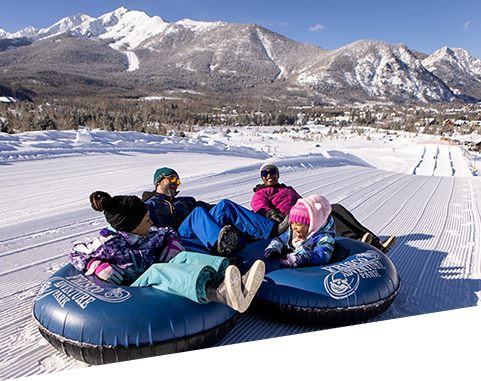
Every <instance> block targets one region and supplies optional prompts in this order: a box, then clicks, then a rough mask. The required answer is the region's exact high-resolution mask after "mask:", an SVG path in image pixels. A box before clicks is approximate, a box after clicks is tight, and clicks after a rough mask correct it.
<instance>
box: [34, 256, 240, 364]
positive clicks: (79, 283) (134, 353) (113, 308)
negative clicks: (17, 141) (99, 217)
mask: <svg viewBox="0 0 481 381" xmlns="http://www.w3.org/2000/svg"><path fill="white" fill-rule="evenodd" d="M33 317H34V319H35V320H36V321H37V323H38V327H39V330H40V333H41V334H42V336H44V337H45V338H46V339H47V341H48V342H49V343H50V344H52V345H53V346H54V347H55V348H56V349H58V350H59V351H61V352H63V353H64V354H66V355H68V356H71V357H73V358H75V359H77V360H81V361H84V362H86V363H88V364H95V365H98V364H107V363H114V362H119V361H125V360H134V359H139V358H144V357H151V356H158V355H164V354H170V353H176V352H183V351H189V350H194V349H201V348H208V347H211V346H213V345H215V344H216V343H217V342H219V341H220V340H221V339H222V338H223V337H224V336H225V335H227V333H229V331H230V330H231V329H232V328H233V326H234V324H235V322H236V320H237V317H238V314H237V312H236V311H234V310H232V309H231V308H229V307H227V306H226V305H223V304H220V303H208V304H203V305H201V304H198V303H195V302H193V301H191V300H189V299H186V298H183V297H180V296H176V295H172V294H168V293H166V292H163V291H160V290H157V289H155V288H153V287H142V288H136V287H128V286H118V285H112V284H109V283H106V282H103V281H101V280H100V279H98V278H97V277H95V276H93V275H92V276H86V275H85V274H84V273H81V272H79V271H77V270H76V269H75V268H74V267H73V266H72V265H70V264H68V265H66V266H65V267H63V268H62V269H60V270H59V271H57V272H56V273H55V274H53V275H52V276H51V277H50V278H49V279H48V280H47V281H46V282H45V283H44V284H43V285H42V287H41V289H40V291H39V293H38V295H37V297H36V300H35V303H34V306H33Z"/></svg>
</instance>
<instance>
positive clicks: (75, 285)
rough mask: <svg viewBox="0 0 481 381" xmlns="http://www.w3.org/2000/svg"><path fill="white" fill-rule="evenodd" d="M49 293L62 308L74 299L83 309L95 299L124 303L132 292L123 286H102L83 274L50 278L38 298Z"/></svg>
mask: <svg viewBox="0 0 481 381" xmlns="http://www.w3.org/2000/svg"><path fill="white" fill-rule="evenodd" d="M47 295H52V297H53V298H54V299H55V300H56V301H57V303H58V304H59V305H60V306H61V307H62V308H63V307H64V306H65V304H66V303H67V302H70V301H73V302H75V303H76V304H77V305H78V306H79V307H80V308H82V309H85V308H86V307H87V306H88V305H89V304H90V303H92V302H94V301H95V300H101V301H103V302H107V303H122V302H124V301H126V300H127V299H129V298H130V292H128V291H126V290H124V289H123V288H121V287H118V288H116V289H105V288H102V287H100V286H99V285H97V284H95V283H93V282H92V281H90V280H89V279H88V278H87V277H86V276H85V275H83V274H79V275H74V276H70V277H65V278H63V277H53V278H50V279H49V280H48V281H47V282H45V283H44V284H43V285H42V287H41V288H40V291H39V293H38V295H37V300H40V299H43V298H44V297H46V296H47Z"/></svg>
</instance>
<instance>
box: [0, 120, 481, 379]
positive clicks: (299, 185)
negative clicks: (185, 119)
mask: <svg viewBox="0 0 481 381" xmlns="http://www.w3.org/2000/svg"><path fill="white" fill-rule="evenodd" d="M224 130H225V131H221V130H219V129H210V128H208V129H206V130H204V131H200V132H198V133H196V134H194V135H193V136H191V137H190V138H188V139H182V138H178V137H161V136H151V135H144V134H139V133H134V132H129V133H113V132H106V131H89V130H87V129H86V130H81V131H61V132H59V131H45V132H35V133H34V132H31V133H24V134H19V135H7V134H0V192H1V195H2V197H1V198H0V232H1V233H0V290H1V291H0V379H11V378H18V377H24V376H31V375H41V374H49V377H48V378H52V379H53V378H55V377H56V376H58V377H64V376H66V374H64V373H63V372H62V371H64V370H75V371H72V372H71V373H69V377H70V375H72V376H74V375H80V376H82V377H83V376H87V377H99V378H100V377H109V378H113V377H115V376H117V377H119V376H121V377H122V376H125V375H126V374H133V375H136V374H137V372H138V371H139V370H144V369H149V370H151V371H155V370H156V369H159V372H162V373H159V377H160V376H161V375H164V374H169V372H170V374H172V376H175V375H178V373H179V372H181V373H182V374H184V375H190V378H193V377H195V376H196V372H195V370H196V369H199V367H201V368H202V367H205V372H206V374H210V375H211V373H210V372H211V371H212V372H217V371H219V370H222V371H224V372H226V371H227V372H229V373H228V374H227V375H225V376H222V377H223V378H226V379H244V378H245V376H246V373H244V372H242V371H239V372H238V371H237V370H235V369H233V368H236V367H237V368H239V369H242V367H246V368H245V369H251V366H250V365H249V363H248V361H251V360H255V364H256V366H257V367H258V366H261V365H263V364H264V363H269V367H268V368H266V367H263V371H264V372H265V371H268V373H266V374H267V376H269V375H271V376H272V375H278V376H279V377H283V376H286V375H292V377H294V376H298V375H299V374H304V373H303V372H305V371H306V370H309V369H310V370H311V371H312V373H310V375H311V376H312V375H314V374H315V373H314V372H318V373H319V375H320V376H322V375H324V376H326V375H330V374H332V375H338V374H339V367H341V366H345V365H346V364H347V365H348V366H347V368H346V369H345V370H343V372H349V373H352V372H356V369H355V368H352V367H351V366H350V364H349V362H350V361H352V364H359V365H358V367H360V368H358V372H360V373H356V377H364V375H366V379H368V378H369V379H373V378H375V379H376V378H381V376H382V377H383V378H385V377H389V378H390V379H397V378H396V377H398V376H400V375H406V374H409V375H410V376H412V375H413V374H418V375H419V374H420V373H419V372H420V371H421V372H423V371H424V372H426V373H425V374H426V375H427V376H437V375H440V376H448V375H454V374H455V375H466V372H467V371H472V370H473V369H475V368H477V367H478V365H477V361H476V362H475V359H474V357H473V353H476V354H479V339H480V330H479V327H478V325H477V321H479V316H480V314H479V311H480V309H479V308H477V307H476V306H478V305H479V304H480V297H481V268H480V265H481V263H480V262H481V247H480V246H481V240H480V226H481V224H480V219H481V214H480V210H481V181H480V179H479V178H478V177H477V168H476V164H477V157H476V156H475V155H474V154H472V153H467V152H466V151H464V150H462V149H461V148H460V147H458V146H452V145H446V144H444V143H443V142H441V141H439V140H436V139H434V138H428V137H427V136H423V137H415V136H412V135H409V134H401V135H399V136H393V135H386V134H385V133H381V132H375V131H370V132H365V133H364V134H362V135H359V134H357V133H351V132H350V131H347V130H346V131H344V132H343V133H342V132H341V133H339V134H336V135H334V136H332V137H329V136H327V132H328V130H327V129H323V128H313V129H312V131H314V133H313V134H311V135H309V136H308V135H307V133H306V132H299V133H292V132H291V133H289V134H287V133H284V134H278V133H274V130H275V128H272V127H269V128H268V127H265V128H264V127H263V128H236V130H237V131H238V132H237V133H233V132H231V133H229V134H227V133H226V129H224ZM231 130H235V128H233V127H232V128H231ZM308 137H309V139H310V140H308ZM267 160H269V161H274V162H276V163H277V165H278V166H279V167H280V171H281V177H280V180H281V182H285V183H287V184H289V185H292V186H294V187H295V188H296V189H297V190H298V191H299V193H301V194H302V195H305V196H307V195H309V194H313V193H319V194H323V195H325V196H326V197H327V198H328V199H329V201H331V202H332V203H341V204H343V205H344V206H346V207H347V208H348V209H349V210H351V211H352V212H353V213H354V215H355V216H356V217H358V219H359V220H360V221H361V222H362V223H363V224H364V225H366V226H367V227H368V228H370V229H371V230H373V231H374V232H376V233H377V234H378V235H379V236H380V237H386V236H389V235H396V236H397V237H398V241H397V244H396V246H395V248H394V249H393V250H392V251H390V252H389V253H388V256H389V257H390V258H391V260H392V261H393V263H394V264H395V266H396V268H397V270H398V272H399V274H400V277H401V280H402V288H401V291H400V293H399V295H398V296H397V298H396V299H395V301H394V303H393V304H392V306H391V307H390V308H389V309H388V310H387V311H386V312H385V313H384V314H382V315H380V316H378V317H376V318H375V319H372V322H376V323H375V324H362V325H359V326H355V327H344V328H339V329H333V330H323V331H321V332H313V331H318V330H317V329H314V328H307V327H300V326H292V325H286V324H281V323H278V322H274V321H271V320H269V319H265V318H262V317H259V316H257V315H255V314H253V313H250V312H248V313H246V314H244V315H243V316H242V317H241V319H240V320H239V322H238V323H237V325H236V326H235V327H234V329H233V331H232V332H231V333H230V334H229V335H228V336H226V337H225V338H224V339H223V340H222V341H221V343H220V344H219V345H218V346H217V347H221V348H212V349H207V350H203V351H196V352H191V353H183V354H176V355H170V356H163V357H159V358H154V359H145V360H138V361H135V362H131V363H124V364H116V365H105V366H101V367H88V366H87V365H86V364H83V363H81V362H78V361H76V360H73V359H71V358H68V357H66V356H64V355H62V354H60V353H59V352H58V351H56V350H55V349H53V348H52V347H51V346H50V345H49V344H48V343H47V342H46V341H45V340H44V339H43V338H42V337H41V336H40V334H39V333H38V331H37V329H36V326H35V323H34V321H33V319H32V317H31V308H32V304H33V301H34V298H35V295H36V294H37V292H38V290H39V287H40V285H41V283H42V282H43V281H45V280H46V279H47V278H48V277H49V276H50V275H51V274H52V273H53V272H55V271H56V270H58V269H59V268H61V267H62V266H64V265H65V264H66V263H67V254H68V252H69V250H70V248H71V247H72V245H73V243H74V242H75V241H78V240H82V241H85V240H87V239H89V238H91V237H93V236H95V235H96V233H97V232H98V231H99V230H100V229H101V228H102V227H104V226H105V222H104V218H103V215H102V214H101V213H98V212H95V211H93V210H92V209H91V208H90V204H89V202H88V196H89V195H90V193H92V192H93V191H95V190H104V191H107V192H109V193H110V194H136V195H140V194H141V193H142V191H144V190H152V176H153V173H154V171H155V169H157V168H159V167H162V166H170V167H174V168H175V169H176V170H177V171H178V172H179V174H180V176H181V179H182V185H181V187H180V190H181V195H191V196H194V197H196V198H197V199H202V200H205V201H207V202H211V203H215V202H216V201H219V200H221V199H222V198H229V199H232V200H234V201H236V202H238V203H240V204H242V205H244V206H246V207H249V204H250V199H251V196H252V188H253V187H254V186H255V185H256V184H257V183H259V182H260V177H259V172H258V171H259V167H260V165H261V164H262V163H263V162H264V161H267ZM473 175H474V176H473ZM465 307H474V308H465ZM458 309H463V310H460V311H461V312H463V311H464V313H462V314H460V313H456V311H451V312H443V313H442V314H435V315H426V314H431V313H434V312H442V311H449V310H458ZM420 315H426V316H420ZM440 315H441V317H440ZM415 316H418V317H415ZM426 317H429V319H426ZM399 318H408V319H399ZM413 319H414V320H413ZM413 322H415V323H413ZM474 322H476V323H474ZM413 324H415V325H413ZM308 332H309V335H297V336H290V335H293V334H298V333H308ZM282 336H289V337H284V338H283V339H282V340H280V341H279V339H276V340H263V341H260V342H257V343H253V341H256V340H262V339H268V338H278V337H282ZM247 342H251V343H247ZM235 343H245V344H243V345H240V346H239V345H235V346H231V345H229V344H235ZM400 345H404V346H405V347H400ZM299 346H300V347H299ZM470 346H472V347H470ZM297 348H300V349H297ZM367 348H369V350H367ZM421 348H423V349H425V352H421V353H420V350H421ZM472 351H473V352H472ZM433 353H435V354H438V353H440V356H444V357H439V358H436V359H432V360H430V357H429V356H430V355H432V354H433ZM254 354H255V355H254ZM314 355H315V356H314ZM414 355H416V356H417V357H413V356H414ZM232 356H234V358H232ZM256 356H257V357H256ZM284 356H285V363H283V360H284ZM421 356H425V357H422V358H420V357H421ZM242 357H245V359H242ZM380 359H384V361H385V362H386V364H377V363H376V361H379V360H380ZM361 360H363V362H360V361H361ZM196 361H200V362H199V363H197V362H196ZM309 361H310V362H309ZM430 361H431V362H430ZM438 361H439V362H438ZM387 362H389V363H387ZM461 362H462V363H461ZM184 363H189V364H191V363H192V364H193V366H192V367H189V369H182V371H180V370H179V369H180V368H179V367H182V364H184ZM307 364H308V365H307ZM363 364H364V367H363ZM387 365H389V367H387ZM414 365H416V366H418V367H421V368H423V367H427V368H426V369H421V370H419V369H418V370H414V369H413V370H412V371H413V373H412V374H411V373H405V372H406V367H407V369H411V367H412V366H414ZM383 366H385V367H383ZM272 367H273V368H272ZM80 368H89V369H80ZM264 368H266V369H264ZM256 369H257V368H256ZM359 369H360V370H359ZM380 369H386V371H391V372H393V373H394V375H386V374H385V373H384V374H382V373H379V370H380ZM174 370H175V372H174ZM203 370H204V369H203ZM246 371H247V370H246ZM284 371H285V372H284ZM102 372H107V373H105V374H104V373H102ZM129 372H132V373H129ZM134 372H136V373H134ZM176 372H177V373H176ZM189 372H190V373H189ZM276 372H277V373H276ZM331 372H334V373H331ZM415 372H417V373H415ZM361 373H362V374H361ZM247 374H251V373H247ZM259 374H262V370H256V375H259ZM100 375H102V376H100ZM252 376H253V377H254V375H253V373H252ZM368 376H369V377H368ZM282 379H285V378H282ZM286 379H287V378H286Z"/></svg>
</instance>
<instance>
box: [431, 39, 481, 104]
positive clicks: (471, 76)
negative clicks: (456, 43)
mask: <svg viewBox="0 0 481 381" xmlns="http://www.w3.org/2000/svg"><path fill="white" fill-rule="evenodd" d="M422 63H423V65H424V67H426V69H428V70H429V71H430V72H432V73H433V74H434V75H436V76H438V77H439V78H442V79H443V81H444V82H445V83H446V84H447V85H448V86H449V87H450V88H451V90H453V92H454V93H455V94H469V95H470V96H473V97H476V98H478V99H481V60H478V59H476V58H474V57H473V56H472V55H470V54H469V53H468V52H467V51H466V50H464V49H461V48H448V47H447V46H445V47H443V48H441V49H439V50H436V51H435V52H434V53H433V54H431V55H430V56H429V57H427V58H425V59H424V60H422Z"/></svg>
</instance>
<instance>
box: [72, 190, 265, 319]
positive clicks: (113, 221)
mask: <svg viewBox="0 0 481 381" xmlns="http://www.w3.org/2000/svg"><path fill="white" fill-rule="evenodd" d="M90 202H91V206H92V208H93V209H94V210H96V211H98V212H103V213H104V216H105V219H106V220H107V222H108V223H109V224H110V226H109V227H108V228H104V229H102V230H101V231H100V236H99V237H98V238H96V239H94V240H93V241H92V242H90V243H86V244H84V243H78V244H76V245H75V246H74V247H73V249H72V251H71V252H70V254H69V261H70V263H71V264H72V265H73V266H74V267H75V268H76V269H77V270H79V271H83V272H85V274H86V275H96V276H97V277H98V278H99V279H102V280H104V281H106V282H109V283H114V284H122V283H123V284H130V285H131V286H132V287H144V286H153V287H156V288H159V289H161V290H163V291H165V292H169V293H173V294H176V295H180V296H184V297H186V298H189V299H191V300H193V301H195V302H197V303H201V304H203V303H208V302H210V301H214V302H219V303H223V304H226V305H228V306H229V307H231V308H233V309H234V310H236V311H238V312H244V311H245V310H246V309H247V308H248V307H249V305H250V303H251V302H252V300H253V298H254V296H255V294H256V292H257V290H258V289H259V287H260V285H261V283H262V280H263V278H264V273H265V265H264V262H262V261H256V262H255V263H254V264H253V265H252V267H251V268H250V269H249V271H248V272H247V273H246V274H245V275H244V276H241V274H240V272H239V269H238V268H237V267H235V266H233V265H231V264H230V262H229V260H228V259H226V258H223V257H217V256H212V255H208V254H201V253H194V252H187V251H185V250H184V248H183V247H182V245H181V244H180V241H179V235H178V234H177V232H176V231H175V230H174V229H172V228H170V227H161V228H158V227H155V226H152V221H151V220H150V213H149V209H148V207H147V206H146V205H145V204H144V203H143V202H142V201H141V200H140V199H139V198H138V197H137V196H114V197H111V196H110V195H109V194H108V193H106V192H102V191H97V192H94V193H92V194H91V195H90ZM171 264H175V265H174V266H173V265H171ZM133 281H134V282H133ZM132 282H133V283H132ZM199 285H200V287H199Z"/></svg>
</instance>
